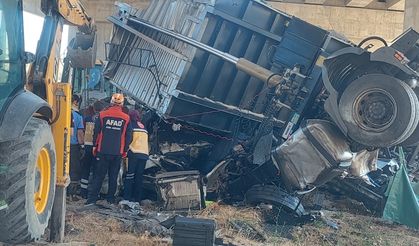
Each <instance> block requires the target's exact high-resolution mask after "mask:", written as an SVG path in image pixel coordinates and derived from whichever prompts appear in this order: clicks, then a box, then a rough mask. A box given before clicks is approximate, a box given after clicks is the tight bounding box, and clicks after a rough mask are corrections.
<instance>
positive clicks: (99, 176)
mask: <svg viewBox="0 0 419 246" xmlns="http://www.w3.org/2000/svg"><path fill="white" fill-rule="evenodd" d="M123 104H124V96H123V95H122V94H120V93H116V94H114V95H113V96H112V99H111V106H110V107H109V108H107V109H106V110H103V111H102V112H100V113H99V117H98V118H97V119H96V121H95V127H94V134H93V142H94V143H95V146H94V147H93V153H94V155H95V156H96V163H95V167H94V173H93V184H92V185H89V191H88V197H87V202H86V204H87V205H92V204H95V203H96V201H97V200H98V199H99V192H100V189H101V187H102V182H103V180H104V178H105V176H106V173H108V178H109V186H108V194H107V196H106V200H107V201H108V202H109V203H115V193H116V188H117V179H118V173H119V169H120V167H121V158H122V157H124V158H125V157H126V155H127V150H128V144H129V143H130V142H131V138H132V128H131V124H130V120H129V116H128V115H127V114H126V113H124V112H122V106H123Z"/></svg>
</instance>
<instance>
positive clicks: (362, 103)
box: [353, 88, 397, 132]
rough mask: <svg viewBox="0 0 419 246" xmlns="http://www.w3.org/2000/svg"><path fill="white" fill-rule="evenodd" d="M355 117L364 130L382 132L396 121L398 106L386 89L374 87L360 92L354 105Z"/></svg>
mask: <svg viewBox="0 0 419 246" xmlns="http://www.w3.org/2000/svg"><path fill="white" fill-rule="evenodd" d="M353 107H354V109H353V112H354V115H353V117H354V119H355V121H356V123H357V125H358V126H359V127H361V128H362V129H364V130H368V131H374V132H382V131H384V130H385V129H387V128H388V127H390V125H391V124H392V123H393V122H394V120H395V117H396V114H397V107H396V102H395V100H394V98H393V97H392V96H391V95H390V94H389V93H388V92H387V91H385V90H382V89H378V88H374V89H371V90H367V91H365V92H363V93H362V94H360V95H359V96H358V97H357V98H356V100H355V102H354V105H353Z"/></svg>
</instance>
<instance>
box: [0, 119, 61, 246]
mask: <svg viewBox="0 0 419 246" xmlns="http://www.w3.org/2000/svg"><path fill="white" fill-rule="evenodd" d="M55 162H56V156H55V144H54V139H53V136H52V133H51V127H50V126H49V125H48V124H47V122H45V121H44V120H41V119H37V118H32V119H31V120H30V121H29V123H28V125H27V126H26V129H25V131H24V133H23V135H22V137H20V138H19V139H18V140H14V141H8V142H2V143H0V165H1V167H2V168H1V173H0V196H1V197H0V198H1V199H2V200H4V201H5V202H6V203H7V208H6V209H4V210H1V211H0V221H1V226H0V241H1V242H7V243H26V242H29V241H33V240H38V239H39V238H40V237H41V236H42V235H43V234H44V231H45V229H46V228H47V226H48V220H49V218H50V215H51V210H52V205H53V201H54V194H55V183H56V163H55Z"/></svg>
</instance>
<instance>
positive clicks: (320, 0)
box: [304, 0, 326, 5]
mask: <svg viewBox="0 0 419 246" xmlns="http://www.w3.org/2000/svg"><path fill="white" fill-rule="evenodd" d="M325 2H326V0H305V2H304V3H307V4H319V5H323V4H324V3H325Z"/></svg>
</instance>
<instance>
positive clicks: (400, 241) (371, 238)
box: [65, 198, 419, 246]
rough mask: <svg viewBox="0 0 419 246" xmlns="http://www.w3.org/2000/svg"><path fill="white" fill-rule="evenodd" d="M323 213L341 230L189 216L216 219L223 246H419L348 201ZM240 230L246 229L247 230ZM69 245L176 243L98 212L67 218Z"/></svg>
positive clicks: (263, 217)
mask: <svg viewBox="0 0 419 246" xmlns="http://www.w3.org/2000/svg"><path fill="white" fill-rule="evenodd" d="M73 205H74V204H73ZM322 211H323V213H324V215H325V216H324V218H327V220H328V221H333V222H334V223H336V225H337V226H338V229H334V228H332V227H331V226H329V225H327V224H326V222H325V220H320V219H319V220H315V221H313V222H308V223H303V224H299V223H293V224H292V225H290V224H284V223H283V222H278V220H275V219H273V218H274V217H275V214H273V212H272V211H271V210H269V209H267V208H249V207H242V206H240V207H236V206H229V205H220V204H218V203H212V204H210V205H209V206H207V208H206V209H204V210H202V211H198V212H190V213H188V216H193V217H201V218H211V219H215V220H216V222H217V231H216V236H217V237H218V238H222V240H223V243H224V245H244V246H253V245H419V231H415V230H412V229H409V228H407V227H405V226H402V225H396V224H392V223H389V222H386V221H383V220H381V219H379V218H376V217H373V216H371V215H369V214H368V212H367V211H365V210H364V209H362V205H360V204H359V203H358V202H356V201H353V200H350V199H347V198H345V199H342V200H339V199H337V200H336V201H328V203H327V204H326V205H325V206H324V210H322ZM237 224H239V225H241V226H243V225H245V227H243V228H245V229H240V228H242V227H240V226H239V227H237ZM235 225H236V226H235ZM246 226H247V227H246ZM246 228H247V229H246ZM249 228H251V229H249ZM65 242H66V244H65V245H89V246H90V245H143V246H148V245H171V243H172V242H171V239H170V237H166V238H159V237H151V236H150V234H149V233H147V232H146V233H142V234H141V235H140V234H138V233H135V232H130V231H129V230H127V229H126V227H124V226H123V222H121V221H120V220H118V219H116V218H112V217H109V216H103V215H100V214H97V213H95V212H94V211H85V212H75V211H69V212H68V213H67V229H66V239H65ZM229 243H230V244H229Z"/></svg>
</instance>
